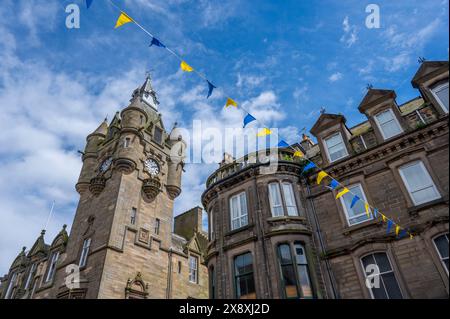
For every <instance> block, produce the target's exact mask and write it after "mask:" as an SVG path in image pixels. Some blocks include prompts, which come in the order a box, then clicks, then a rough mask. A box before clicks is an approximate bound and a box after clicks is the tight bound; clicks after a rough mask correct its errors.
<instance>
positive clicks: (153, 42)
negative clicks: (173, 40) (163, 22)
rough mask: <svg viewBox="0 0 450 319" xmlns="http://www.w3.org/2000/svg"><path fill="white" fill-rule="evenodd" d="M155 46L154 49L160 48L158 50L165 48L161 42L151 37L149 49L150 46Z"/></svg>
mask: <svg viewBox="0 0 450 319" xmlns="http://www.w3.org/2000/svg"><path fill="white" fill-rule="evenodd" d="M153 45H154V46H156V47H160V48H165V47H166V46H165V45H164V44H162V42H161V41H159V40H158V39H157V38H155V37H152V42H151V43H150V45H149V46H150V47H151V46H153Z"/></svg>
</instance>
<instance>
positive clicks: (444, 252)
mask: <svg viewBox="0 0 450 319" xmlns="http://www.w3.org/2000/svg"><path fill="white" fill-rule="evenodd" d="M433 243H434V246H435V247H436V250H437V252H438V255H439V258H440V259H441V262H442V265H443V266H444V268H445V270H447V275H448V234H443V235H439V236H437V237H435V238H434V239H433Z"/></svg>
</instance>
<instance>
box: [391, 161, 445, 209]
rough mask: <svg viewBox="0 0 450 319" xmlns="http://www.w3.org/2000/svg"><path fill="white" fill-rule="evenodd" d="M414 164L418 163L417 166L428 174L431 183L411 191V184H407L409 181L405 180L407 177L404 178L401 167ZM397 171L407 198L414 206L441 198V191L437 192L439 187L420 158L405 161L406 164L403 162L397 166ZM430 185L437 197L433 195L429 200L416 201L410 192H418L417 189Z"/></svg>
mask: <svg viewBox="0 0 450 319" xmlns="http://www.w3.org/2000/svg"><path fill="white" fill-rule="evenodd" d="M415 164H419V166H420V167H421V168H422V169H423V171H424V172H425V173H426V174H427V175H428V177H429V178H430V180H431V184H430V185H428V186H426V187H422V188H421V189H418V190H414V191H412V188H411V185H409V182H408V180H407V178H406V175H405V173H404V171H403V169H404V168H407V167H410V166H413V165H415ZM398 173H399V174H400V177H401V179H402V182H403V185H404V186H405V188H406V190H407V192H408V196H409V198H410V199H411V201H412V203H413V204H414V205H415V206H418V205H422V204H426V203H429V202H431V201H433V200H437V199H440V198H442V195H441V193H440V192H439V189H438V188H437V186H436V183H435V182H434V180H433V177H432V176H431V174H430V172H429V171H428V169H427V168H426V166H425V164H424V163H423V161H422V160H420V159H418V160H415V161H412V162H409V163H406V164H403V165H401V166H399V167H398ZM430 187H433V188H434V190H435V192H436V194H437V197H435V198H433V199H430V200H427V201H425V202H418V201H417V200H416V199H415V198H414V196H413V195H412V193H415V192H418V191H422V190H424V189H427V188H430Z"/></svg>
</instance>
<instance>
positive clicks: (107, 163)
mask: <svg viewBox="0 0 450 319" xmlns="http://www.w3.org/2000/svg"><path fill="white" fill-rule="evenodd" d="M111 164H112V157H108V158H107V159H105V160H104V161H103V163H102V165H100V173H104V172H106V171H107V170H108V169H109V168H110V167H111Z"/></svg>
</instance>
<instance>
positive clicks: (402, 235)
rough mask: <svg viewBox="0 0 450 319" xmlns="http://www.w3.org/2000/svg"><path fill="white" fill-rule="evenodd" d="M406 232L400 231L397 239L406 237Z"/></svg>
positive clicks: (404, 230)
mask: <svg viewBox="0 0 450 319" xmlns="http://www.w3.org/2000/svg"><path fill="white" fill-rule="evenodd" d="M407 233H408V232H407V231H406V229H402V230H401V232H400V234H398V238H403V237H405V236H406V234H407Z"/></svg>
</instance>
